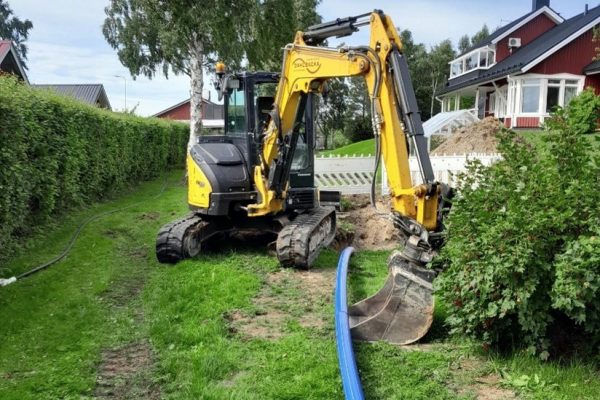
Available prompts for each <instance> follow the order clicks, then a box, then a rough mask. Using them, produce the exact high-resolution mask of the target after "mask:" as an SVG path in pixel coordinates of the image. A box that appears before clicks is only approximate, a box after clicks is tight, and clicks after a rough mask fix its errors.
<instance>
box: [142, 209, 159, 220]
mask: <svg viewBox="0 0 600 400" xmlns="http://www.w3.org/2000/svg"><path fill="white" fill-rule="evenodd" d="M158 218H160V213H159V212H156V211H151V212H145V213H142V214H141V215H140V216H139V217H138V219H140V220H146V221H156V220H157V219H158Z"/></svg>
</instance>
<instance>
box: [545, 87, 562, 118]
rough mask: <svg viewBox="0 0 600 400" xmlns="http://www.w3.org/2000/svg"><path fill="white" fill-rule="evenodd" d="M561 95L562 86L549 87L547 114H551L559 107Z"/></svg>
mask: <svg viewBox="0 0 600 400" xmlns="http://www.w3.org/2000/svg"><path fill="white" fill-rule="evenodd" d="M559 94H560V86H548V93H547V94H546V112H547V113H549V112H551V111H553V110H554V108H555V107H556V106H558V105H559V104H558V96H559Z"/></svg>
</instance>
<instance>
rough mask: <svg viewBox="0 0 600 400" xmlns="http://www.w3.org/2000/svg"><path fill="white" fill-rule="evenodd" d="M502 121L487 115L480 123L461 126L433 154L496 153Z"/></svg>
mask: <svg viewBox="0 0 600 400" xmlns="http://www.w3.org/2000/svg"><path fill="white" fill-rule="evenodd" d="M500 127H501V125H500V122H499V121H498V120H497V119H495V118H493V117H487V118H484V119H483V120H481V121H480V122H478V123H475V124H473V125H469V126H466V127H464V128H460V129H459V130H457V131H456V132H454V133H453V134H452V135H451V136H449V137H448V138H447V139H446V140H445V141H444V142H443V143H442V144H440V145H439V146H438V147H437V148H436V149H435V150H433V151H432V152H431V154H432V155H444V154H468V153H495V152H496V146H497V145H498V140H497V139H496V136H495V135H496V132H498V130H499V129H500Z"/></svg>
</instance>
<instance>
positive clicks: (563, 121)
mask: <svg viewBox="0 0 600 400" xmlns="http://www.w3.org/2000/svg"><path fill="white" fill-rule="evenodd" d="M598 120H600V96H597V95H596V93H595V92H594V89H592V88H587V89H586V90H584V91H583V92H582V93H581V94H580V95H578V96H576V97H574V98H573V99H572V100H571V102H570V103H569V104H568V105H567V106H566V107H564V108H563V107H557V108H556V110H554V112H553V113H552V118H550V119H548V120H546V122H545V126H546V128H547V129H548V130H565V129H569V130H573V131H575V132H577V133H579V134H586V133H592V132H594V131H595V130H596V128H597V127H598Z"/></svg>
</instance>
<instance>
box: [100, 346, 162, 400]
mask: <svg viewBox="0 0 600 400" xmlns="http://www.w3.org/2000/svg"><path fill="white" fill-rule="evenodd" d="M153 358H154V356H153V353H152V348H151V347H150V344H149V343H148V342H146V341H141V342H136V343H130V344H128V345H125V346H123V347H120V348H116V349H109V350H105V351H103V352H102V361H101V362H100V366H99V367H98V376H97V379H96V389H95V391H94V396H95V397H96V398H99V399H115V400H121V399H151V400H152V399H159V398H160V390H159V388H158V386H157V385H156V384H155V383H153V382H152V379H151V369H152V366H153Z"/></svg>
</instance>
